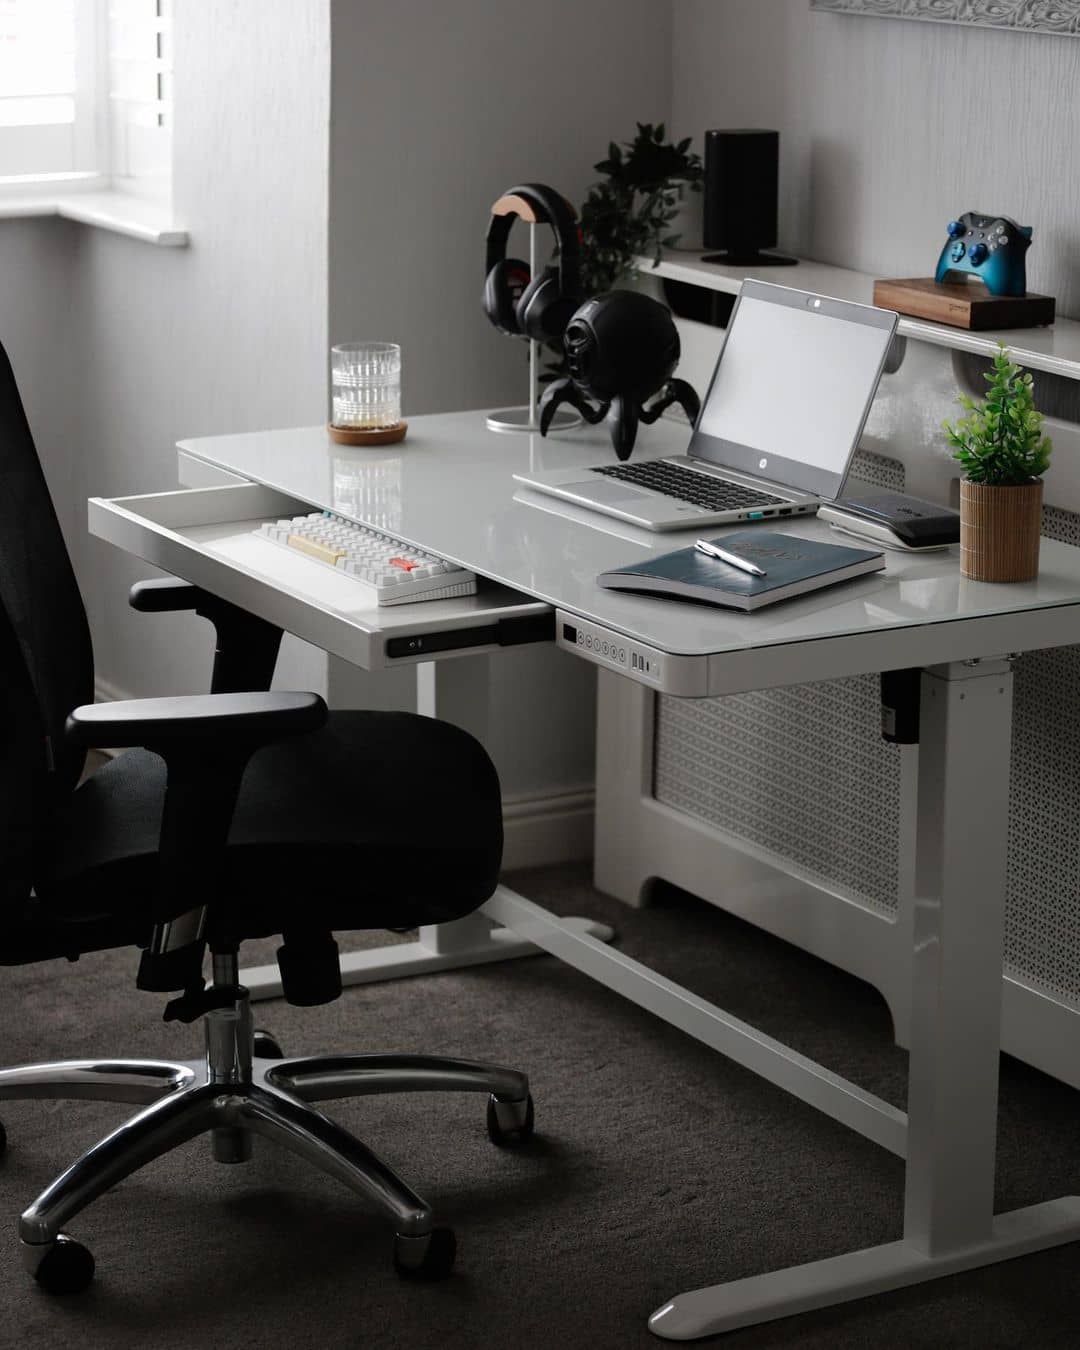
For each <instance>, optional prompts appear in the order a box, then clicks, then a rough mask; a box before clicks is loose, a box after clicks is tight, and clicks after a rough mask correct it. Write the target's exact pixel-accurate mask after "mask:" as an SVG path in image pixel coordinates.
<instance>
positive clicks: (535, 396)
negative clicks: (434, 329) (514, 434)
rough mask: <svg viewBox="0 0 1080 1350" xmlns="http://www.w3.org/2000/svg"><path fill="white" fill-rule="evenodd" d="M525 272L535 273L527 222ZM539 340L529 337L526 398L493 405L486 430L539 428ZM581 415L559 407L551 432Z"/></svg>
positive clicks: (532, 228)
mask: <svg viewBox="0 0 1080 1350" xmlns="http://www.w3.org/2000/svg"><path fill="white" fill-rule="evenodd" d="M529 275H530V276H532V277H534V276H536V225H535V223H533V222H531V221H530V223H529ZM539 404H540V343H539V342H536V341H535V340H534V339H533V338H530V339H529V401H528V403H526V404H525V405H524V406H522V407H517V408H496V409H495V410H494V412H490V413H488V415H487V427H488V430H489V431H539V430H540V419H539V417H538V415H537V408H538V407H539ZM580 425H581V418H580V417H579V416H578V414H577V413H575V412H570V411H568V410H567V409H564V408H560V409H559V411H558V412H557V413H556V414H555V416H554V417H553V418H552V419H551V429H552V430H553V431H568V430H569V429H570V428H571V427H579V426H580Z"/></svg>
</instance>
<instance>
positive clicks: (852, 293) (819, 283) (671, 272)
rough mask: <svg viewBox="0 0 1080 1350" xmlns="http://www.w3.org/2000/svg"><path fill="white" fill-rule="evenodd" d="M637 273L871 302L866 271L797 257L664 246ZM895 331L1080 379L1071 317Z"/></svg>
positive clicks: (917, 325) (1079, 344)
mask: <svg viewBox="0 0 1080 1350" xmlns="http://www.w3.org/2000/svg"><path fill="white" fill-rule="evenodd" d="M637 266H638V269H639V271H640V273H641V275H642V277H667V278H668V279H669V280H671V281H683V282H686V283H687V284H688V285H691V286H701V287H703V288H704V289H705V290H709V291H725V292H726V293H727V294H728V295H737V294H738V292H739V288H740V287H741V286H742V283H743V280H744V278H746V277H751V278H753V279H754V280H755V281H771V282H774V283H775V284H776V285H779V286H795V287H797V288H798V289H799V290H801V291H814V292H816V293H817V294H818V295H828V296H832V297H833V298H834V299H837V300H857V301H858V302H859V303H860V304H864V305H869V304H871V303H872V301H873V294H874V278H873V277H872V276H870V275H869V274H868V273H866V272H849V271H848V270H847V269H846V268H844V267H833V266H832V265H831V264H830V263H819V262H810V261H800V263H799V265H798V267H727V266H724V265H722V264H719V263H706V262H702V261H701V259H700V258H699V257H698V256H697V254H695V253H679V252H677V251H675V250H673V249H666V250H665V251H664V253H663V256H662V258H661V261H660V263H659V265H657V266H654V265H653V261H652V259H651V258H638V259H637ZM897 332H898V333H899V334H900V335H901V336H902V337H910V338H917V339H918V340H919V341H920V342H932V343H934V345H935V346H938V347H951V348H953V349H954V350H956V351H964V352H975V353H977V354H978V355H980V356H992V355H993V353H994V351H995V350H996V348H997V344H998V343H999V342H1004V343H1005V345H1006V346H1007V347H1008V348H1009V350H1010V352H1011V353H1012V354H1013V356H1014V357H1015V359H1016V360H1017V361H1019V362H1020V364H1021V365H1023V366H1028V367H1030V368H1031V369H1032V370H1045V371H1049V372H1050V374H1052V375H1062V376H1064V377H1065V379H1067V380H1080V323H1077V322H1076V321H1075V320H1073V319H1058V320H1057V322H1056V323H1054V324H1052V325H1051V326H1050V327H1048V328H1007V329H1002V330H1001V331H995V330H987V331H985V332H978V333H973V332H970V331H969V330H968V329H966V328H952V327H950V326H949V325H948V324H943V323H931V322H930V321H929V320H928V319H913V318H911V317H909V316H908V315H905V314H901V316H900V326H899V328H898V329H897Z"/></svg>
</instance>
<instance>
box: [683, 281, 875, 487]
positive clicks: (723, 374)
mask: <svg viewBox="0 0 1080 1350" xmlns="http://www.w3.org/2000/svg"><path fill="white" fill-rule="evenodd" d="M896 321H897V320H896V315H895V314H893V313H892V312H891V311H890V310H884V309H875V308H873V307H872V306H870V305H857V304H852V303H850V302H848V301H845V300H831V299H829V298H827V297H825V296H817V295H808V294H806V293H805V292H803V291H795V290H790V289H788V288H787V287H785V286H772V285H769V284H768V283H766V282H758V281H749V280H748V281H744V282H743V286H742V291H741V292H740V295H739V299H738V303H737V304H736V306H735V309H734V311H733V313H732V316H731V321H730V323H729V325H728V334H727V340H726V341H725V343H724V347H723V350H722V351H721V353H720V359H719V361H718V362H717V365H716V370H715V372H714V374H713V378H712V384H711V385H710V386H709V392H708V394H707V395H706V398H705V402H704V404H703V406H702V409H701V414H700V416H699V418H698V422H697V426H696V428H695V431H694V436H693V439H692V440H691V442H690V450H689V453H690V454H691V455H693V456H697V457H699V458H702V459H706V460H708V461H710V462H711V463H713V464H717V465H723V466H724V467H726V468H731V469H739V470H741V471H742V472H744V473H752V474H756V475H758V476H759V477H764V478H769V479H771V480H772V481H773V482H776V483H783V484H785V485H786V486H788V487H793V488H798V489H800V490H801V491H804V492H811V493H814V494H817V495H820V496H822V497H826V498H832V497H835V496H836V495H837V493H838V492H839V491H840V488H841V486H842V484H843V481H844V477H845V475H846V473H847V470H848V465H849V464H850V462H851V457H852V455H854V453H855V450H856V449H857V447H858V442H859V437H860V435H861V434H862V429H863V425H864V424H865V422H866V417H867V414H868V413H869V411H870V404H871V403H872V402H873V398H874V393H875V392H876V390H877V385H878V379H879V378H880V376H881V371H882V368H883V366H884V364H885V358H886V356H887V355H888V351H889V344H890V343H891V341H892V336H893V332H894V331H895V328H896Z"/></svg>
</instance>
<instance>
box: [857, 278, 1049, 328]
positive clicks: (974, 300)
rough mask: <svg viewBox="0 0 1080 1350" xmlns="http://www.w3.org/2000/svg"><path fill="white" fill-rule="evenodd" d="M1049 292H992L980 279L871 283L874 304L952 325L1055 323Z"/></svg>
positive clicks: (1004, 325) (984, 325)
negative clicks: (1013, 293)
mask: <svg viewBox="0 0 1080 1350" xmlns="http://www.w3.org/2000/svg"><path fill="white" fill-rule="evenodd" d="M1055 303H1056V302H1055V300H1054V297H1053V296H1052V295H1036V294H1034V292H1032V291H1029V292H1028V293H1027V295H991V294H990V292H989V291H988V290H987V289H986V287H985V286H984V285H983V284H982V282H981V281H941V282H938V281H935V280H934V279H933V278H932V277H907V278H903V279H899V280H894V281H875V282H874V304H875V305H880V306H881V307H882V309H895V310H898V311H899V312H900V313H901V314H911V315H913V316H914V317H915V318H916V319H932V320H933V321H934V322H935V323H947V324H950V325H951V326H952V327H953V328H969V329H971V330H972V331H978V330H979V329H984V328H1036V327H1041V326H1042V325H1044V324H1048V323H1053V322H1054V309H1055Z"/></svg>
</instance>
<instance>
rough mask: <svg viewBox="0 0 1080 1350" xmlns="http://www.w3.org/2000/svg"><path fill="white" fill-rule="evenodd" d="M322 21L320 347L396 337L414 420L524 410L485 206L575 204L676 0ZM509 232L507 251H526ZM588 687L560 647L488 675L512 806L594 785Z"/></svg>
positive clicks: (511, 660)
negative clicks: (328, 39)
mask: <svg viewBox="0 0 1080 1350" xmlns="http://www.w3.org/2000/svg"><path fill="white" fill-rule="evenodd" d="M331 12H332V23H333V43H332V48H333V58H332V59H333V94H332V122H331V151H330V156H331V160H330V162H331V174H330V336H331V339H332V341H344V340H346V339H349V338H363V337H372V338H379V339H384V340H387V341H395V342H400V343H401V344H402V349H403V356H402V360H403V376H402V390H403V408H404V413H405V416H406V417H408V416H410V415H416V414H418V413H423V412H429V411H435V410H443V411H445V410H450V409H456V408H480V407H491V406H497V405H506V404H514V403H522V402H523V401H524V400H525V398H526V396H527V365H526V356H525V349H524V345H523V344H522V343H520V342H517V341H513V340H511V339H508V338H506V337H503V336H501V335H500V334H498V333H497V332H496V331H495V330H494V329H493V328H492V327H491V326H490V324H489V323H488V322H487V320H486V319H485V318H484V316H483V314H482V312H481V309H480V295H481V291H482V287H483V279H484V270H483V260H484V233H485V231H486V229H487V222H488V219H489V216H488V207H489V206H490V204H491V202H493V201H494V200H495V198H496V197H497V196H498V195H499V194H500V192H502V191H503V190H505V189H506V188H507V187H509V186H511V185H512V184H514V183H515V182H521V181H522V180H524V181H530V180H531V181H540V182H548V183H551V184H552V185H553V186H555V187H557V188H558V189H559V190H560V191H562V192H563V193H565V194H566V195H567V196H568V197H569V198H571V199H572V200H573V201H575V202H580V201H581V200H582V198H583V196H584V191H585V188H586V187H587V186H588V184H589V183H590V182H592V181H593V180H594V179H595V177H596V175H595V173H594V171H593V168H592V166H593V165H594V164H595V163H596V161H597V160H599V159H602V158H604V157H605V155H606V151H607V144H608V141H609V140H611V139H615V140H622V139H624V138H627V137H629V136H631V135H632V134H633V131H634V123H635V121H656V120H660V119H663V118H665V117H666V116H667V112H668V107H669V102H670V40H671V6H670V3H669V0H548V3H546V4H544V5H542V6H537V5H535V4H533V3H531V0H454V3H452V4H444V5H436V4H432V3H430V0H365V3H364V4H355V3H350V0H332V10H331ZM518 228H519V229H520V231H521V233H520V235H518V234H517V233H515V235H514V236H513V237H512V239H511V247H512V249H514V250H521V251H523V252H524V256H525V257H526V258H527V257H528V252H527V250H528V238H527V234H526V232H525V231H524V229H523V228H522V227H518ZM545 236H546V237H545V239H544V242H543V247H545V248H547V247H548V243H549V240H550V234H549V233H548V232H546V231H545ZM519 256H520V255H519ZM545 258H546V254H545ZM407 446H408V442H406V443H405V453H407ZM463 486H464V485H463ZM332 672H333V673H332V680H331V693H332V695H333V696H334V697H335V699H336V701H339V702H348V701H350V700H355V701H365V702H369V701H371V700H372V699H373V697H377V698H378V699H379V701H380V702H383V703H386V702H393V701H395V698H396V699H397V700H399V701H400V702H402V703H407V702H408V700H409V699H411V697H412V694H411V681H410V680H408V678H407V677H405V676H402V677H401V678H400V679H399V681H398V682H397V686H396V692H395V691H394V690H391V689H390V688H389V686H388V685H387V683H386V682H385V681H383V682H381V683H380V685H379V688H378V690H377V691H375V692H373V690H372V687H371V683H370V682H365V681H363V680H356V679H355V677H352V676H347V675H346V673H345V672H342V671H340V670H339V669H338V668H337V667H336V664H335V666H334V667H333V668H332ZM594 688H595V685H594V675H593V671H592V670H591V668H590V667H588V666H586V665H585V664H584V663H583V662H577V661H575V660H574V659H573V658H571V657H567V656H565V655H564V654H563V653H561V652H559V651H556V650H555V649H554V648H543V649H535V650H524V649H523V650H520V651H517V652H508V653H504V654H503V655H502V656H501V657H500V659H499V661H498V662H496V663H494V666H493V669H492V672H491V684H490V690H489V693H490V707H489V714H488V725H489V733H488V737H487V742H488V746H489V749H490V751H491V753H492V755H493V757H494V759H495V761H496V763H497V765H498V767H499V770H500V774H501V776H502V780H503V789H504V793H505V795H507V796H508V797H511V798H513V797H522V796H524V797H529V796H533V795H537V794H543V793H548V792H553V791H554V792H557V791H560V790H569V789H572V788H576V787H579V786H581V785H582V784H589V783H591V782H592V778H593V735H594V733H593V715H594V703H595V694H594Z"/></svg>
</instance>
